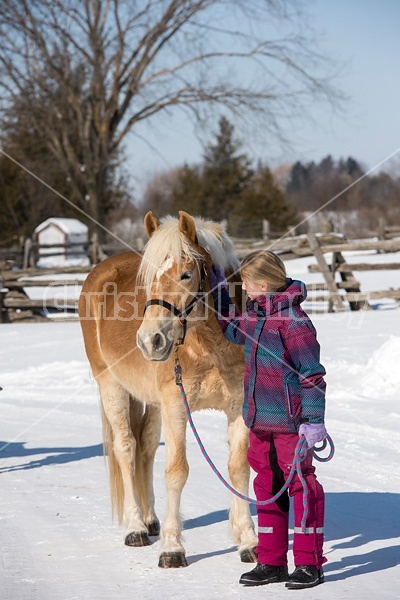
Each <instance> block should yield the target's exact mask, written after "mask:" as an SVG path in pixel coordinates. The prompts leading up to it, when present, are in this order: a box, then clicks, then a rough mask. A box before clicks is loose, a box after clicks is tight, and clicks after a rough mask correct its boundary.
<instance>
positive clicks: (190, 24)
mask: <svg viewBox="0 0 400 600" xmlns="http://www.w3.org/2000/svg"><path fill="white" fill-rule="evenodd" d="M301 8H302V0H252V1H251V2H249V1H248V0H157V1H156V0H147V1H141V2H135V1H129V2H128V1H127V0H68V1H65V0H40V1H38V0H2V2H1V4H0V75H1V80H0V88H2V90H3V94H2V95H1V97H2V106H3V108H4V109H7V108H10V107H12V105H13V102H15V101H16V100H17V99H18V98H19V97H20V96H21V95H23V94H27V93H29V96H30V99H31V101H30V102H29V103H25V105H24V106H25V110H27V111H30V112H32V118H31V119H30V120H29V122H30V123H31V126H32V127H33V128H34V129H35V132H37V135H38V136H41V138H42V139H43V140H44V141H46V143H47V144H48V147H49V148H50V149H51V152H52V153H53V154H54V156H55V157H57V160H59V161H60V164H62V165H63V166H64V168H65V170H66V172H68V174H69V176H70V177H72V178H73V179H75V178H76V180H77V188H79V189H81V190H82V189H83V187H82V186H86V193H87V195H88V196H90V198H91V199H92V204H91V209H92V212H93V216H95V217H96V218H99V219H101V218H103V216H104V215H103V211H102V205H103V194H104V191H103V190H102V187H104V180H105V177H106V173H107V169H108V165H109V164H110V161H112V160H113V157H114V156H115V153H116V151H117V150H118V148H119V147H120V146H121V144H122V143H123V141H124V140H125V139H126V137H127V135H128V134H129V133H130V132H131V131H132V130H134V128H135V126H136V125H137V124H138V123H139V122H141V121H143V120H144V119H150V118H151V117H153V116H154V115H155V114H157V113H162V112H165V111H168V110H173V109H176V108H179V107H180V108H182V109H183V110H189V111H190V113H191V114H192V115H193V117H194V118H195V119H199V118H201V114H202V111H203V110H207V108H208V109H211V110H212V109H213V108H215V107H218V106H220V107H221V106H223V107H225V108H226V109H228V110H229V111H231V112H233V113H236V114H243V115H245V114H246V113H247V114H250V113H251V114H254V115H258V116H261V117H262V118H263V123H264V126H265V127H266V129H267V130H269V132H270V133H271V132H274V133H275V134H278V135H279V134H280V133H281V132H282V131H283V130H284V125H285V123H284V120H285V119H287V117H288V116H289V115H290V114H293V113H295V112H296V111H299V112H300V111H302V112H303V113H304V110H305V106H306V102H307V101H309V100H310V99H314V98H317V99H318V98H319V99H323V100H325V101H328V102H330V103H331V104H332V105H335V103H337V102H338V101H339V100H340V94H339V93H338V92H337V91H336V90H335V89H334V88H332V86H331V83H330V79H329V77H327V76H325V72H327V70H328V69H327V66H328V65H329V62H328V60H327V59H326V57H324V56H321V55H319V54H318V52H317V51H316V49H315V46H314V43H313V40H312V39H310V38H307V37H305V35H304V34H303V33H301V32H300V33H299V32H298V30H299V28H301V25H302V24H303V14H302V12H301ZM235 13H236V18H234V17H233V15H234V14H235ZM271 23H274V25H275V26H276V31H273V33H275V35H269V36H267V35H266V34H265V30H268V31H270V32H271V31H272V29H271ZM277 31H281V32H282V35H281V36H278V35H276V32H277ZM246 65H247V67H246ZM250 74H252V76H251V75H250ZM25 122H28V121H25ZM71 124H73V126H72V125H71ZM71 132H73V135H72V134H71ZM82 160H83V161H84V164H85V172H84V173H85V174H84V176H83V175H82V171H81V169H80V166H79V163H80V162H81V161H82ZM94 212H96V215H95V214H94Z"/></svg>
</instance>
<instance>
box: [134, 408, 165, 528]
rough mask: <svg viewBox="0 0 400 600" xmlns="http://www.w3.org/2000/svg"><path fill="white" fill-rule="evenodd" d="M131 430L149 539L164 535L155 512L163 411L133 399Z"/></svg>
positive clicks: (138, 484) (137, 477)
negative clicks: (156, 464)
mask: <svg viewBox="0 0 400 600" xmlns="http://www.w3.org/2000/svg"><path fill="white" fill-rule="evenodd" d="M130 416H131V427H132V431H133V433H134V435H135V438H136V440H137V446H136V484H137V489H138V494H139V498H140V502H141V505H142V510H143V520H144V522H145V524H146V527H147V530H148V533H149V535H151V536H155V535H159V533H160V521H159V520H158V518H157V516H156V513H155V510H154V487H153V466H154V457H155V453H156V451H157V448H158V445H159V443H160V435H161V411H160V408H159V407H158V406H152V405H150V404H147V405H146V408H145V411H144V413H143V405H142V404H140V403H139V402H138V401H137V400H134V399H132V398H131V408H130Z"/></svg>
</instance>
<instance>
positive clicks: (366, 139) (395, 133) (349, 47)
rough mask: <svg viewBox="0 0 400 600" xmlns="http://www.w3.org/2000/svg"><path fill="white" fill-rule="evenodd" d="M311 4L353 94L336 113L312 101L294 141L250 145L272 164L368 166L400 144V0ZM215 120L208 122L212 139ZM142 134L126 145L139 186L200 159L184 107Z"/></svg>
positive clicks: (324, 44)
mask: <svg viewBox="0 0 400 600" xmlns="http://www.w3.org/2000/svg"><path fill="white" fill-rule="evenodd" d="M308 11H309V13H310V14H311V23H312V25H313V27H314V29H315V31H316V33H317V34H318V35H319V38H320V42H319V45H320V48H321V49H322V50H323V51H325V52H326V53H328V55H330V56H331V57H333V58H336V59H337V60H338V61H339V63H340V65H341V68H340V73H339V74H338V76H337V78H336V82H335V83H336V86H337V87H338V88H339V89H341V90H342V91H343V93H344V94H345V95H346V96H347V98H348V99H347V101H346V102H345V104H344V109H343V111H342V113H341V114H340V115H335V114H332V112H330V111H329V109H328V108H327V107H326V105H325V106H322V105H319V104H315V105H313V107H312V114H313V122H310V121H307V120H303V121H302V122H300V121H298V122H297V123H295V127H294V128H293V129H292V130H291V131H289V134H290V137H291V138H292V140H293V145H292V147H291V148H290V149H285V150H283V149H282V148H281V147H279V144H278V143H277V142H276V141H269V140H268V141H266V140H262V139H257V140H255V141H253V142H252V143H250V144H246V145H245V146H244V150H245V151H246V152H247V153H248V155H249V156H250V158H252V159H253V160H254V161H257V160H258V159H261V160H262V161H264V162H267V163H268V164H270V165H271V166H276V165H278V164H280V163H284V162H285V163H287V162H289V163H292V162H295V161H296V160H301V161H303V162H307V161H310V160H316V161H318V160H320V159H321V158H323V157H324V156H326V155H327V154H331V155H332V156H333V157H334V158H340V157H347V156H353V157H354V158H356V159H357V160H359V161H360V162H362V164H363V165H364V167H365V168H367V169H370V168H372V167H374V166H375V165H376V164H378V163H380V162H381V161H383V160H384V159H385V158H386V157H387V156H389V155H390V154H391V153H393V152H395V151H396V150H397V149H398V148H399V147H400V67H399V65H400V33H399V25H400V0H380V1H378V0H347V1H346V0H311V1H310V2H309V5H308ZM339 63H338V64H339ZM216 128H217V122H214V123H210V133H209V139H211V137H212V132H213V131H215V130H216ZM141 134H142V135H143V136H145V137H146V138H147V139H148V140H149V142H150V146H148V145H147V144H145V143H144V142H143V141H141V140H139V139H137V138H135V137H131V139H130V141H129V143H128V145H127V154H128V156H129V159H128V164H127V166H128V170H129V172H130V174H131V176H132V177H133V180H134V182H135V187H136V189H137V190H138V191H140V190H141V189H142V188H143V186H144V185H145V182H146V180H148V179H149V178H151V176H152V175H154V174H155V173H156V172H158V171H162V170H167V169H170V168H173V167H174V166H177V165H182V164H184V163H185V162H187V163H189V164H193V163H196V162H200V161H201V158H202V146H201V144H200V142H199V141H198V140H197V139H196V136H195V133H194V132H193V128H192V126H191V124H190V123H189V122H188V121H186V120H185V118H184V117H183V115H182V113H179V116H177V117H176V118H172V119H169V120H168V122H165V123H164V124H163V125H160V123H159V122H157V124H156V125H155V124H150V126H144V127H142V130H141ZM261 137H262V136H261ZM393 161H397V163H398V164H400V151H399V152H398V153H397V154H396V156H395V158H394V159H392V161H388V162H385V164H384V165H383V168H385V167H389V165H390V162H393ZM381 168H382V167H381Z"/></svg>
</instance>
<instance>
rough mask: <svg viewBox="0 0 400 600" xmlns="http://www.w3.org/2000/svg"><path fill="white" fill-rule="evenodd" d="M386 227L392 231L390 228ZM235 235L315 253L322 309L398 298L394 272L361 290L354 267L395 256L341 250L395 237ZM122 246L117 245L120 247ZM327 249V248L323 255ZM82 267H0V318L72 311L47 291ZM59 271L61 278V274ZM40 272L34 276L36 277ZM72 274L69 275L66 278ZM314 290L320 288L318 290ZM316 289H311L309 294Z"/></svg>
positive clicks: (285, 251)
mask: <svg viewBox="0 0 400 600" xmlns="http://www.w3.org/2000/svg"><path fill="white" fill-rule="evenodd" d="M391 233H392V232H391ZM234 241H235V247H236V251H237V254H238V256H239V257H243V256H245V255H246V254H248V253H249V252H250V251H252V250H262V249H271V250H273V251H274V252H277V253H278V254H279V255H280V256H281V258H282V259H283V260H290V259H292V258H299V257H307V256H315V258H316V262H317V264H312V265H310V266H309V272H310V273H321V275H322V277H323V281H321V282H318V283H310V284H307V289H308V291H309V299H310V300H312V301H326V302H327V303H328V311H334V310H337V311H343V310H346V303H348V305H349V307H350V309H351V310H359V309H368V308H370V304H369V301H370V300H375V299H380V298H392V299H395V300H397V301H399V302H400V288H399V285H400V278H397V279H396V278H395V277H394V278H393V279H394V280H395V281H397V282H398V284H397V285H398V287H397V289H394V288H391V289H386V290H376V291H368V292H366V291H362V290H361V284H360V282H359V281H358V280H357V278H356V277H355V275H354V273H356V272H359V271H367V270H368V271H378V270H400V261H393V260H392V261H390V260H388V261H386V262H376V263H367V262H364V263H351V264H350V263H348V262H347V261H346V259H345V257H344V256H343V252H346V251H366V250H374V251H376V252H377V253H378V252H379V253H385V254H386V253H387V254H388V255H389V253H391V252H398V251H400V239H385V240H375V241H360V242H354V241H353V242H351V241H347V240H346V239H345V238H344V236H342V235H338V234H327V235H321V234H317V235H315V234H307V235H305V236H299V237H288V238H284V239H280V240H276V241H267V240H262V241H260V240H258V241H252V242H251V243H250V242H248V243H246V242H243V240H241V241H238V240H234ZM121 249H122V248H121ZM327 254H332V258H331V260H330V261H329V260H328V258H327V256H326V255H327ZM90 268H91V267H90V266H87V267H73V266H71V267H55V268H39V269H38V268H35V267H30V268H26V269H16V270H11V269H6V268H3V269H1V267H0V322H2V323H5V322H9V321H13V320H16V319H24V318H28V319H29V320H32V319H41V318H44V314H43V313H44V312H46V311H47V312H49V313H50V312H52V311H53V312H56V311H61V312H63V313H65V312H72V313H76V310H77V300H76V299H68V294H67V293H65V291H64V294H62V295H61V296H59V295H57V294H55V296H54V297H51V294H50V292H53V291H55V288H57V287H59V286H63V287H64V288H65V289H66V288H68V287H69V286H73V285H74V286H78V287H79V286H80V285H81V283H82V279H81V278H79V279H78V278H75V277H74V275H77V276H78V275H84V274H86V273H88V272H89V271H90ZM64 275H65V278H64V277H63V276H64ZM39 276H40V279H38V277H39ZM70 277H74V278H70ZM32 287H35V288H38V287H39V288H47V290H46V293H45V295H44V296H45V297H44V298H43V297H41V298H38V299H33V298H30V297H29V293H28V292H27V290H29V288H32ZM319 292H324V293H323V294H322V293H321V294H319V295H318V293H319ZM315 294H317V295H315Z"/></svg>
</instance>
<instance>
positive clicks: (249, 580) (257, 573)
mask: <svg viewBox="0 0 400 600" xmlns="http://www.w3.org/2000/svg"><path fill="white" fill-rule="evenodd" d="M288 577H289V573H288V568H287V566H285V567H276V566H274V565H262V564H261V563H257V565H256V566H255V567H254V569H253V570H252V571H249V572H248V573H243V575H242V576H241V578H240V579H239V583H243V585H265V584H267V583H279V582H280V581H287V580H288Z"/></svg>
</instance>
